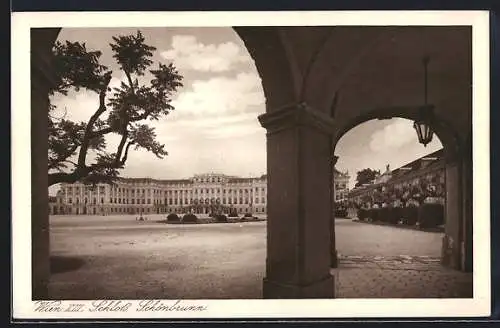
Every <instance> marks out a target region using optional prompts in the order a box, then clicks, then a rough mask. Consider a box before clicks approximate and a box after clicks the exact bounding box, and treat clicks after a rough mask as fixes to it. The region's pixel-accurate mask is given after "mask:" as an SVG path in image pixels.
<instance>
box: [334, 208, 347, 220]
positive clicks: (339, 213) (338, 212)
mask: <svg viewBox="0 0 500 328" xmlns="http://www.w3.org/2000/svg"><path fill="white" fill-rule="evenodd" d="M335 217H337V218H345V217H347V210H346V209H345V208H337V209H335Z"/></svg>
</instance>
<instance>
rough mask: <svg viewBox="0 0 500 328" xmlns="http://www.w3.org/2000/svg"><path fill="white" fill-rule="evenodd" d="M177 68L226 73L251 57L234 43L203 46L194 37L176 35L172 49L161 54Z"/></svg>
mask: <svg viewBox="0 0 500 328" xmlns="http://www.w3.org/2000/svg"><path fill="white" fill-rule="evenodd" d="M161 56H162V57H163V58H165V59H168V60H172V61H174V62H175V66H176V67H177V68H178V69H180V70H182V69H190V70H196V71H202V72H225V71H228V70H230V69H232V68H233V66H234V65H235V64H238V63H245V62H249V61H250V60H251V59H250V56H249V55H248V54H246V53H245V52H243V51H242V49H241V48H240V47H239V46H238V45H236V44H235V43H233V42H224V43H219V44H203V43H201V42H198V41H197V40H196V37H195V36H193V35H175V36H174V37H173V38H172V48H171V49H169V50H166V51H163V52H161Z"/></svg>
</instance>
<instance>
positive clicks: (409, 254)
mask: <svg viewBox="0 0 500 328" xmlns="http://www.w3.org/2000/svg"><path fill="white" fill-rule="evenodd" d="M161 219H163V217H161V216H159V215H158V216H150V217H149V218H148V221H136V220H135V217H134V216H72V217H70V216H53V217H51V228H50V229H51V252H52V276H51V282H50V287H49V290H50V297H51V298H52V299H82V300H83V299H139V298H140V299H143V298H148V299H151V298H156V299H178V298H183V299H228V298H229V299H231V298H232V299H238V298H243V299H249V298H261V297H262V279H263V277H264V272H265V253H266V222H245V223H217V224H191V225H175V224H165V223H158V222H157V221H159V220H161ZM336 236H337V249H338V252H339V254H340V257H341V262H340V266H339V268H338V269H335V270H332V273H334V275H335V290H336V295H337V297H347V298H349V297H356V298H364V297H471V295H470V294H471V293H472V275H471V274H465V273H460V272H457V271H452V270H448V269H445V268H443V267H441V266H440V265H439V263H438V258H439V256H440V245H441V237H442V234H440V233H428V232H421V231H414V230H405V229H398V228H394V227H387V226H375V225H369V224H359V223H355V222H352V221H351V220H345V219H338V220H337V225H336ZM424 284H425V285H426V286H433V287H432V288H431V287H428V288H422V286H423V285H424ZM332 288H333V286H332Z"/></svg>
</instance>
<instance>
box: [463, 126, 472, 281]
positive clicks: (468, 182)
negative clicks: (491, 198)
mask: <svg viewBox="0 0 500 328" xmlns="http://www.w3.org/2000/svg"><path fill="white" fill-rule="evenodd" d="M463 160H464V162H463V180H464V184H463V186H464V188H463V199H464V201H463V206H464V208H463V215H464V219H463V236H462V245H461V248H462V249H461V253H462V270H463V271H466V272H472V269H473V247H472V232H473V224H472V222H473V208H472V197H473V193H472V189H473V188H474V186H473V176H472V171H473V165H472V164H473V163H472V132H471V133H470V134H469V136H468V138H467V142H466V151H465V156H464V159H463Z"/></svg>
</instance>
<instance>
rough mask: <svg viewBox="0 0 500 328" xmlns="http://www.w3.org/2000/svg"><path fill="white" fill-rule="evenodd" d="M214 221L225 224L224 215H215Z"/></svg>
mask: <svg viewBox="0 0 500 328" xmlns="http://www.w3.org/2000/svg"><path fill="white" fill-rule="evenodd" d="M215 221H217V222H227V216H225V215H224V214H218V215H215Z"/></svg>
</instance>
